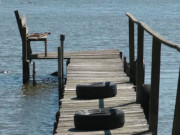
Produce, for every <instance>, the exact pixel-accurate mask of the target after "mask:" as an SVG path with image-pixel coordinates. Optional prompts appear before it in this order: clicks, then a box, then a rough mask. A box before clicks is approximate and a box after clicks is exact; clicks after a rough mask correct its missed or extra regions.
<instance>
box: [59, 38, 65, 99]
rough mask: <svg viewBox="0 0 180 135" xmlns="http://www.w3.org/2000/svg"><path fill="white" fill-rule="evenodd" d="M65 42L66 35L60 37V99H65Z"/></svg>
mask: <svg viewBox="0 0 180 135" xmlns="http://www.w3.org/2000/svg"><path fill="white" fill-rule="evenodd" d="M64 40H65V35H60V43H61V44H60V46H59V47H58V52H57V54H58V81H59V99H61V98H63V93H64V83H63V81H64V64H63V63H64Z"/></svg>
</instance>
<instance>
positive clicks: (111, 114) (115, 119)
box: [74, 109, 125, 130]
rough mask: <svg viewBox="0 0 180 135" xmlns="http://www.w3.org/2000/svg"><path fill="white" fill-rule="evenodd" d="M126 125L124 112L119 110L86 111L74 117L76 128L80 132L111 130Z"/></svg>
mask: <svg viewBox="0 0 180 135" xmlns="http://www.w3.org/2000/svg"><path fill="white" fill-rule="evenodd" d="M124 123H125V116H124V112H123V111H121V110H117V109H95V110H84V111H79V112H78V113H76V114H75V115H74V125H75V128H76V129H80V130H109V129H115V128H120V127H122V126H123V125H124Z"/></svg>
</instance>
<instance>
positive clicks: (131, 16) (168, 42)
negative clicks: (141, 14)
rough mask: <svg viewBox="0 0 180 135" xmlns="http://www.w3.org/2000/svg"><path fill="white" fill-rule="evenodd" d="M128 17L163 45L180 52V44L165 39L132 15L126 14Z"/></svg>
mask: <svg viewBox="0 0 180 135" xmlns="http://www.w3.org/2000/svg"><path fill="white" fill-rule="evenodd" d="M126 15H127V16H128V17H129V18H130V19H131V20H132V21H133V22H134V23H136V24H138V25H141V26H142V27H143V29H144V30H145V31H146V32H148V33H149V34H150V35H152V36H153V37H155V38H157V39H158V40H160V42H161V43H163V44H165V45H167V46H169V47H171V48H175V49H176V50H177V51H179V52H180V44H176V43H173V42H171V41H169V40H167V39H165V38H164V37H162V36H161V35H160V34H158V33H157V32H155V31H154V30H152V29H151V28H150V27H149V26H148V25H146V24H145V23H144V22H140V21H138V20H137V19H136V18H135V17H134V16H133V15H131V14H130V13H126Z"/></svg>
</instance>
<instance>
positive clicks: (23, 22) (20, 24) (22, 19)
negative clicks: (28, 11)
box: [14, 10, 28, 39]
mask: <svg viewBox="0 0 180 135" xmlns="http://www.w3.org/2000/svg"><path fill="white" fill-rule="evenodd" d="M14 13H15V16H16V21H17V24H18V28H19V32H20V35H21V39H23V37H24V36H23V32H22V29H23V28H26V35H27V34H28V27H27V26H26V16H25V15H22V17H20V16H19V12H18V10H15V11H14Z"/></svg>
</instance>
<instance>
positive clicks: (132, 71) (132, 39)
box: [129, 19, 136, 83]
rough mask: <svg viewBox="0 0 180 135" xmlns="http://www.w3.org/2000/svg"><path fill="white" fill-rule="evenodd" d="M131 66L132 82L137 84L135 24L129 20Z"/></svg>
mask: <svg viewBox="0 0 180 135" xmlns="http://www.w3.org/2000/svg"><path fill="white" fill-rule="evenodd" d="M129 64H130V81H131V82H133V83H135V66H136V65H135V62H134V22H133V21H132V20H131V19H129Z"/></svg>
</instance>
